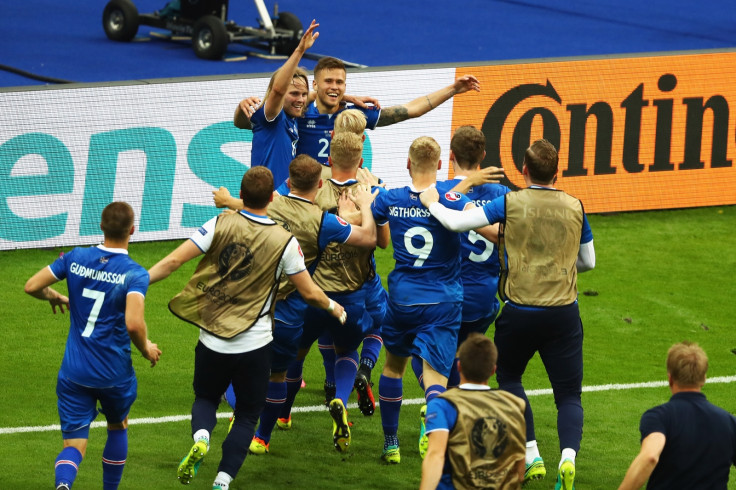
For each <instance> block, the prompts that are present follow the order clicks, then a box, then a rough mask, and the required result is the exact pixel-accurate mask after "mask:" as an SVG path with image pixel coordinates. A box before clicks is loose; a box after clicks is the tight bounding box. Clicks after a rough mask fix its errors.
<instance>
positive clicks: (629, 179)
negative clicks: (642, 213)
mask: <svg viewBox="0 0 736 490" xmlns="http://www.w3.org/2000/svg"><path fill="white" fill-rule="evenodd" d="M465 73H472V74H474V75H475V76H477V77H478V79H479V80H480V83H481V87H482V91H481V92H480V93H468V94H464V95H463V96H462V97H456V98H455V99H454V108H453V127H452V129H453V131H454V130H455V129H456V128H457V127H458V126H461V125H465V124H471V125H473V126H475V127H477V128H482V130H483V132H484V133H485V136H486V158H485V161H484V166H486V165H497V166H502V167H504V169H505V170H506V175H507V177H508V179H509V181H510V183H511V185H512V187H513V186H517V187H525V183H524V179H523V177H522V174H521V168H522V162H523V155H524V150H526V148H527V147H528V146H529V144H530V143H531V142H532V141H534V140H536V139H538V138H542V137H544V138H546V139H548V140H549V141H551V142H552V143H553V144H554V145H555V146H556V147H557V148H558V149H559V155H560V166H559V172H558V181H557V184H556V186H557V187H558V188H560V189H563V190H565V191H566V192H568V193H569V194H572V195H574V196H576V197H578V198H580V199H581V200H582V201H583V204H584V205H585V209H586V211H587V212H591V213H600V212H611V211H634V210H646V209H667V208H687V207H697V206H714V205H726V204H736V167H735V166H734V160H736V83H735V82H734V77H735V76H736V53H708V54H692V55H691V54H688V55H678V56H652V57H635V58H621V59H599V60H576V61H561V62H546V63H544V62H543V63H530V64H515V65H497V66H483V67H472V68H459V69H458V71H457V75H458V76H461V75H463V74H465Z"/></svg>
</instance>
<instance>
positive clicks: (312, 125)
mask: <svg viewBox="0 0 736 490" xmlns="http://www.w3.org/2000/svg"><path fill="white" fill-rule="evenodd" d="M345 109H357V110H359V111H360V112H362V113H363V114H365V117H366V121H367V122H366V128H368V129H375V128H376V124H377V123H378V117H379V116H380V115H381V110H380V109H377V108H375V107H371V108H368V109H362V108H360V107H356V106H352V105H351V106H347V107H345V108H343V109H340V110H339V111H338V112H336V113H334V114H320V112H319V111H318V110H317V104H316V103H315V102H312V103H311V104H309V106H308V107H307V111H306V112H305V114H304V117H300V118H299V119H298V123H299V143H298V144H297V147H296V151H297V153H298V154H299V155H301V154H306V155H309V156H310V157H312V158H314V159H315V160H317V161H318V162H319V163H321V164H322V165H327V157H328V156H330V142H331V141H332V136H331V132H332V130H333V129H334V128H335V118H336V117H337V115H338V114H339V113H340V112H342V111H344V110H345Z"/></svg>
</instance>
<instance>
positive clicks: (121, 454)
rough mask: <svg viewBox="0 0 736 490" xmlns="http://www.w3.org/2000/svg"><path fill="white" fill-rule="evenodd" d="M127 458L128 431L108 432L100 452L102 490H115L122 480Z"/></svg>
mask: <svg viewBox="0 0 736 490" xmlns="http://www.w3.org/2000/svg"><path fill="white" fill-rule="evenodd" d="M127 457H128V429H122V430H108V431H107V442H106V443H105V449H104V450H103V451H102V484H103V489H104V490H116V489H117V488H118V485H119V484H120V480H122V478H123V469H124V468H125V459H126V458H127Z"/></svg>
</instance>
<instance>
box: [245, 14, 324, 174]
mask: <svg viewBox="0 0 736 490" xmlns="http://www.w3.org/2000/svg"><path fill="white" fill-rule="evenodd" d="M317 27H319V24H317V23H316V22H315V21H314V20H313V21H312V23H311V25H310V26H309V28H308V29H307V30H306V31H305V32H304V35H303V36H302V39H301V41H299V45H298V46H297V47H296V49H295V50H294V52H293V53H292V54H291V56H289V59H287V60H286V62H285V63H284V65H283V66H282V67H281V68H279V69H278V70H276V72H275V73H274V74H273V75H272V76H271V80H270V82H269V84H268V89H267V90H266V95H264V96H263V103H262V104H261V105H260V106H258V108H257V109H255V110H254V109H253V107H252V105H251V104H250V103H249V101H248V99H245V100H243V101H242V102H241V104H238V107H237V109H236V110H235V116H234V120H235V125H236V126H239V125H243V124H244V123H243V122H242V121H248V125H249V126H250V125H251V124H252V129H253V145H252V150H251V157H250V164H251V167H255V166H260V165H263V166H265V167H267V168H268V169H270V170H271V172H272V173H273V177H274V182H276V184H277V185H279V184H281V182H283V181H284V180H286V178H287V177H288V176H289V162H291V160H293V159H294V157H295V156H296V145H297V141H299V129H298V128H297V122H296V120H297V118H298V117H299V116H301V115H302V113H303V112H304V105H305V104H306V101H307V96H308V95H309V88H308V81H307V73H306V72H305V71H304V70H303V69H301V68H299V61H300V60H301V59H302V56H303V55H304V53H305V51H306V50H307V49H309V48H310V47H312V45H313V44H314V42H315V41H316V40H317V38H318V37H319V32H315V29H316V28H317Z"/></svg>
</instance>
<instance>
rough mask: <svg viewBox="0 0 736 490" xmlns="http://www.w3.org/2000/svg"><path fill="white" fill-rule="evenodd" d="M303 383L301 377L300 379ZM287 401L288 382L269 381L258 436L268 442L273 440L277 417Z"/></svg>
mask: <svg viewBox="0 0 736 490" xmlns="http://www.w3.org/2000/svg"><path fill="white" fill-rule="evenodd" d="M299 382H300V384H301V379H300V380H299ZM284 403H286V383H275V382H273V381H269V382H268V391H266V405H265V406H264V407H263V411H262V412H261V423H260V424H259V425H258V430H257V431H256V437H258V438H260V439H263V440H264V441H266V442H268V441H270V440H271V432H272V431H273V427H274V425H276V419H277V418H279V416H280V413H281V408H282V407H283V406H284Z"/></svg>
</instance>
